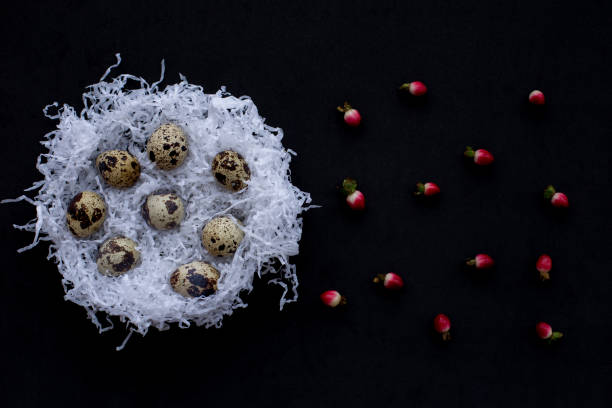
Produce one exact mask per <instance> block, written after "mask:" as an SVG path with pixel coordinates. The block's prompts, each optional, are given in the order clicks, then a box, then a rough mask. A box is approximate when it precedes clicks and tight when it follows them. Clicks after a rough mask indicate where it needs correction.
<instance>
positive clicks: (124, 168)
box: [96, 150, 140, 188]
mask: <svg viewBox="0 0 612 408" xmlns="http://www.w3.org/2000/svg"><path fill="white" fill-rule="evenodd" d="M96 167H97V168H98V171H99V172H100V175H101V176H102V178H103V179H104V181H106V182H107V183H108V184H109V185H111V186H113V187H118V188H125V187H131V186H133V185H134V183H136V182H137V181H138V178H139V177H140V163H139V162H138V159H137V158H136V157H134V156H132V155H131V154H130V153H129V152H127V151H126V150H108V151H106V152H103V153H100V154H99V155H98V157H97V158H96Z"/></svg>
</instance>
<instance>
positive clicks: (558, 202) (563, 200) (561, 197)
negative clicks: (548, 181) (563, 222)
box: [544, 186, 569, 208]
mask: <svg viewBox="0 0 612 408" xmlns="http://www.w3.org/2000/svg"><path fill="white" fill-rule="evenodd" d="M544 198H545V199H546V200H550V203H551V204H552V206H553V207H557V208H567V207H569V200H568V199H567V196H566V195H565V194H563V193H560V192H558V191H556V190H555V188H554V187H553V186H548V187H546V189H545V190H544Z"/></svg>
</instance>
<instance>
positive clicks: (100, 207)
mask: <svg viewBox="0 0 612 408" xmlns="http://www.w3.org/2000/svg"><path fill="white" fill-rule="evenodd" d="M105 218H106V205H105V204H104V200H103V199H102V197H101V196H100V194H98V193H94V192H93V191H83V192H81V193H79V194H77V195H75V196H74V198H73V199H72V201H70V204H69V205H68V211H66V221H67V222H68V229H70V232H72V233H73V234H74V235H76V236H77V237H79V238H85V237H88V236H90V235H91V234H93V233H94V232H96V231H97V230H98V229H100V227H101V226H102V223H104V219H105Z"/></svg>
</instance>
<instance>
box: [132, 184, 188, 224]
mask: <svg viewBox="0 0 612 408" xmlns="http://www.w3.org/2000/svg"><path fill="white" fill-rule="evenodd" d="M142 216H143V217H144V219H145V220H146V221H147V223H148V224H149V225H150V226H152V227H153V228H155V229H158V230H169V229H172V228H174V227H176V226H177V225H179V224H180V223H181V221H183V218H184V217H185V206H184V205H183V200H181V198H180V197H179V196H178V195H176V194H175V193H172V192H168V193H157V194H156V193H154V194H150V195H149V196H148V197H147V199H146V200H145V202H144V204H143V205H142Z"/></svg>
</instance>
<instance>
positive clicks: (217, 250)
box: [202, 217, 244, 256]
mask: <svg viewBox="0 0 612 408" xmlns="http://www.w3.org/2000/svg"><path fill="white" fill-rule="evenodd" d="M243 238H244V231H242V230H241V229H240V227H239V226H238V225H237V224H236V223H235V222H234V221H233V220H232V219H231V218H229V217H216V218H213V219H212V220H210V221H208V223H207V224H206V225H205V226H204V228H203V229H202V245H204V248H206V250H207V251H208V252H209V253H211V254H212V255H215V256H230V255H233V254H234V253H235V252H236V250H237V249H238V245H240V242H242V239H243Z"/></svg>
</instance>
